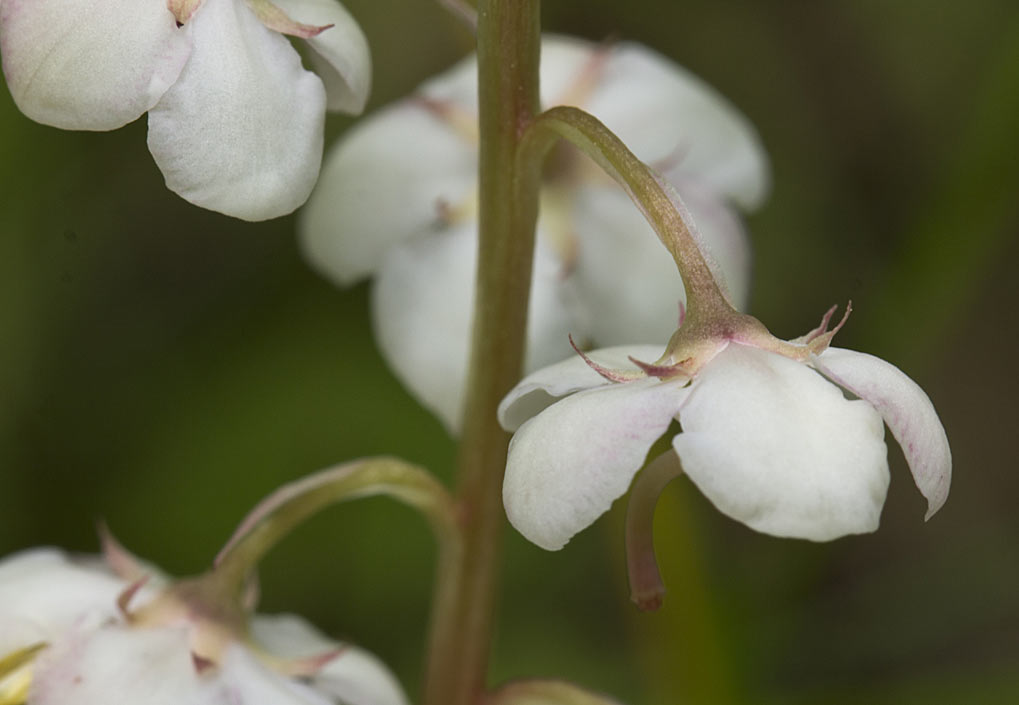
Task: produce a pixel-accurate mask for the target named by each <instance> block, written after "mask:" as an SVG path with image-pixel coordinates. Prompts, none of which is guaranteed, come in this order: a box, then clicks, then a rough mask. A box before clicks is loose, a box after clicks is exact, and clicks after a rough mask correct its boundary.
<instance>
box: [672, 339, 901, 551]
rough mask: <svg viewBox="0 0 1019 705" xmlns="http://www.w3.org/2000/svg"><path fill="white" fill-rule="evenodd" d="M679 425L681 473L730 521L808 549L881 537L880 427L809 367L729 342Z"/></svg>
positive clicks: (861, 405) (883, 459)
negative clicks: (854, 537)
mask: <svg viewBox="0 0 1019 705" xmlns="http://www.w3.org/2000/svg"><path fill="white" fill-rule="evenodd" d="M680 423H681V424H682V426H683V433H681V434H679V435H678V436H676V437H675V438H674V439H673V446H674V447H675V449H676V452H677V453H679V457H680V459H681V460H682V463H683V468H684V470H685V471H686V473H687V475H689V476H690V479H692V480H693V482H694V483H695V484H696V485H697V486H698V487H699V488H700V490H701V492H703V493H704V494H705V495H706V496H707V497H708V499H710V500H711V501H712V503H714V505H715V506H716V507H718V509H719V510H721V511H722V512H724V513H725V514H728V515H729V516H731V517H732V518H734V519H736V520H738V521H741V522H743V523H744V524H747V525H748V526H750V527H751V528H753V529H756V530H757V531H762V532H764V533H767V534H773V535H775V536H789V537H795V538H806V539H811V540H814V541H827V540H830V539H834V538H838V537H839V536H844V535H846V534H856V533H863V532H868V531H873V530H875V529H876V528H877V526H878V521H879V519H880V515H881V506H882V505H883V504H884V499H885V493H886V491H887V489H888V460H887V449H886V448H885V444H884V440H883V437H884V426H883V425H882V423H881V418H880V416H878V414H877V413H876V412H875V411H874V408H873V407H872V406H871V405H870V404H868V403H866V402H862V401H849V400H847V399H845V398H844V397H843V395H842V392H841V391H840V390H839V389H838V387H836V386H834V385H832V384H830V383H829V382H828V381H826V380H825V379H824V378H823V377H821V376H820V375H818V374H817V373H815V372H814V371H813V370H811V369H810V368H809V367H807V366H805V365H802V364H800V363H798V362H795V361H793V360H790V359H788V358H785V357H782V356H781V355H777V354H775V353H770V352H766V351H763V350H759V349H756V348H749V347H746V346H743V345H738V344H736V343H732V344H730V345H729V346H728V347H727V348H726V349H725V350H723V351H722V352H721V353H719V354H718V355H717V356H716V357H715V358H714V359H713V360H712V361H711V362H710V363H709V364H708V365H707V366H706V367H705V368H704V369H703V370H702V372H701V373H700V375H699V377H698V378H697V380H696V381H695V382H694V384H693V391H692V392H691V394H690V396H689V397H688V398H687V402H686V404H685V405H684V406H683V409H682V411H681V412H680Z"/></svg>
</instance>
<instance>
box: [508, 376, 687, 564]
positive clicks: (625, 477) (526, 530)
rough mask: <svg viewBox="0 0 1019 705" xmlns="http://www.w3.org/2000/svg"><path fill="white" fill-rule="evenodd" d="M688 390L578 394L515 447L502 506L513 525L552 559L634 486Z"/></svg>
mask: <svg viewBox="0 0 1019 705" xmlns="http://www.w3.org/2000/svg"><path fill="white" fill-rule="evenodd" d="M686 393H687V391H686V389H685V388H683V387H682V386H680V384H679V383H677V382H664V383H663V382H659V381H658V380H653V379H648V380H639V381H636V382H628V383H625V384H613V385H610V386H607V387H598V388H595V389H588V390H585V391H583V392H578V393H577V394H574V395H573V396H569V397H566V398H565V399H563V400H561V401H559V402H557V403H556V404H553V405H552V406H550V407H548V408H547V409H545V410H544V411H542V412H541V413H540V414H538V415H537V416H535V417H534V418H533V419H531V420H530V421H528V422H527V423H525V424H524V425H523V426H521V427H520V429H519V430H518V431H517V432H516V435H514V436H513V440H512V441H511V442H510V448H509V456H508V458H507V461H506V479H505V482H504V483H503V489H502V496H503V504H504V505H505V507H506V515H507V516H508V517H509V520H510V523H511V524H513V526H515V527H516V529H517V530H518V531H519V532H520V533H521V534H523V535H524V536H525V537H526V538H527V539H529V540H530V541H532V542H533V543H536V544H537V545H539V546H541V547H542V548H545V549H547V550H550V551H555V550H558V549H560V548H562V547H563V546H564V545H566V542H567V541H569V540H570V538H572V537H573V535H574V534H576V533H577V532H578V531H580V530H581V529H584V528H586V527H587V526H589V525H590V524H591V523H592V522H594V520H595V519H597V518H598V517H599V516H601V515H602V514H603V513H604V512H606V511H607V510H608V508H609V507H610V506H611V505H612V502H613V501H614V500H615V499H616V498H617V497H619V496H621V495H622V494H623V493H624V492H626V488H627V487H629V485H630V480H632V479H633V476H634V474H636V472H637V471H638V470H639V469H640V467H641V465H642V464H643V463H644V458H645V456H646V455H647V452H648V449H649V448H650V447H651V444H652V443H654V442H655V440H656V439H658V438H659V437H660V436H661V435H662V434H663V433H665V430H666V429H667V428H668V426H669V423H670V422H671V421H672V419H673V417H674V416H675V414H676V413H677V412H678V410H679V407H680V405H681V404H682V401H683V399H684V398H685V397H686Z"/></svg>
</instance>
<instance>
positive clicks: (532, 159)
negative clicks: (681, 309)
mask: <svg viewBox="0 0 1019 705" xmlns="http://www.w3.org/2000/svg"><path fill="white" fill-rule="evenodd" d="M560 138H561V139H565V140H567V141H568V142H570V143H572V144H573V145H574V146H575V147H577V148H578V149H580V150H581V151H582V152H584V153H585V154H586V155H588V156H589V157H591V158H592V159H593V160H594V161H595V162H596V163H597V164H598V165H599V166H600V167H601V168H602V169H604V170H605V172H606V173H607V174H608V175H609V176H611V177H612V178H613V179H615V180H616V182H617V183H618V184H619V185H620V186H621V187H622V188H623V190H624V191H626V193H627V195H629V196H630V198H631V200H632V201H633V203H634V204H635V205H636V206H637V208H639V209H640V211H641V212H642V213H643V214H644V217H645V218H647V221H648V222H649V223H650V224H651V227H652V228H654V230H655V233H657V235H658V237H659V239H660V240H661V241H662V244H664V245H665V247H666V248H667V249H668V250H669V252H670V253H671V254H672V257H673V259H675V261H676V266H677V267H678V268H679V272H680V274H681V275H682V277H683V285H684V287H685V288H686V305H687V313H688V317H689V320H690V321H691V322H692V321H693V320H695V319H697V318H699V317H701V315H702V313H707V312H708V310H710V311H711V312H712V313H713V314H715V315H718V314H723V315H727V314H729V313H730V312H732V311H733V309H732V306H731V304H730V303H729V300H728V297H727V296H726V294H725V292H724V291H723V290H722V289H721V288H720V287H719V284H718V281H717V280H716V278H715V275H714V273H713V272H712V268H711V266H710V265H709V264H708V261H707V260H706V259H705V256H704V253H703V251H702V249H701V246H700V243H698V241H697V238H696V237H695V236H694V233H693V231H692V230H691V228H690V225H689V222H688V219H689V216H687V215H685V213H684V211H685V208H684V207H683V206H682V204H681V203H680V202H679V199H678V197H677V196H676V195H675V193H674V192H673V191H672V187H671V186H669V185H668V184H667V183H666V182H665V181H664V180H662V178H661V177H659V176H658V175H657V174H656V173H655V172H654V171H653V170H652V169H651V168H650V167H648V166H647V165H646V164H644V163H643V162H642V161H640V160H639V159H638V158H637V157H636V156H635V155H634V154H633V152H631V151H630V149H629V148H628V147H627V146H626V145H625V144H623V142H622V140H620V139H619V138H618V137H617V136H616V135H615V134H614V133H613V132H612V131H611V130H609V129H608V128H607V127H605V125H603V124H602V123H601V122H600V121H599V120H598V119H597V118H595V117H594V116H593V115H590V114H589V113H586V112H584V111H583V110H580V109H579V108H572V107H566V106H559V107H555V108H551V109H549V110H547V111H545V112H544V113H542V114H541V115H539V116H538V117H537V118H536V119H535V120H534V122H533V123H531V125H530V127H529V128H528V129H527V132H526V133H525V135H524V138H523V146H522V147H521V153H520V155H519V159H520V162H521V163H523V164H528V165H530V167H531V168H537V169H540V165H541V163H542V161H544V158H545V156H546V155H547V154H548V152H549V150H550V149H551V148H552V147H553V146H554V145H555V143H556V142H557V141H558V140H559V139H560Z"/></svg>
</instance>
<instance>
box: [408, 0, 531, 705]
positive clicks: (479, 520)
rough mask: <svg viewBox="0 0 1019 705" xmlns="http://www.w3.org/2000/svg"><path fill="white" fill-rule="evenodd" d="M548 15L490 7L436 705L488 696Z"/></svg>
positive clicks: (429, 699)
mask: <svg viewBox="0 0 1019 705" xmlns="http://www.w3.org/2000/svg"><path fill="white" fill-rule="evenodd" d="M539 10H540V4H539V0H482V1H481V2H479V3H478V81H479V83H478V86H479V109H480V113H479V134H480V150H481V152H480V174H479V179H480V184H479V199H480V223H479V247H478V277H477V288H476V291H475V302H476V303H475V309H474V328H473V339H472V341H471V356H470V368H469V372H468V377H467V390H468V391H467V398H466V400H465V401H466V404H465V416H464V425H463V437H462V441H461V445H460V455H459V459H458V488H457V491H458V500H459V510H460V517H459V518H460V521H461V525H462V530H463V536H464V544H463V552H462V553H460V554H459V557H458V560H456V561H455V562H454V564H453V565H451V566H450V567H449V568H448V569H447V570H444V571H441V572H440V573H439V576H438V584H437V587H436V596H435V604H434V606H433V613H432V631H431V635H430V641H429V661H428V664H427V666H426V673H425V693H424V703H425V705H473V704H475V703H478V702H479V701H480V700H481V698H482V696H483V694H484V692H485V679H486V673H487V669H488V657H489V651H490V648H491V639H492V624H493V621H494V620H493V616H494V612H495V602H496V577H497V574H498V568H499V554H500V546H499V543H500V537H501V532H502V527H503V523H504V519H503V517H504V514H503V509H502V479H503V473H504V471H505V466H506V450H507V447H508V445H509V434H507V433H506V432H504V431H503V430H502V428H500V426H499V423H498V420H497V418H496V409H497V407H498V405H499V402H500V401H501V400H502V398H503V396H505V394H506V393H507V392H508V391H509V390H510V389H511V388H512V387H513V385H514V384H516V382H517V381H518V380H519V379H520V375H521V372H522V370H523V360H524V347H525V342H526V332H527V327H526V326H527V303H528V297H529V293H530V285H531V260H532V256H533V252H534V227H535V222H536V220H537V212H538V187H539V176H540V172H539V168H538V167H531V168H523V169H522V168H520V167H519V166H518V164H519V162H518V160H517V152H518V149H519V144H520V138H521V134H522V133H523V131H524V130H525V129H526V128H527V126H528V125H529V124H530V123H531V121H532V120H533V119H534V116H535V115H536V114H537V112H538V62H539V49H540V37H539V32H540V18H539Z"/></svg>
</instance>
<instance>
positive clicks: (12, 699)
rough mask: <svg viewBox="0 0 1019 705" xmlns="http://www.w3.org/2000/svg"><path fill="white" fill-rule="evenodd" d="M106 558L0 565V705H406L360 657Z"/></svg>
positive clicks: (386, 676)
mask: <svg viewBox="0 0 1019 705" xmlns="http://www.w3.org/2000/svg"><path fill="white" fill-rule="evenodd" d="M110 548H112V552H110V551H109V550H108V553H107V558H108V559H109V565H107V564H104V563H103V562H102V561H101V560H100V559H99V558H93V559H78V560H75V559H71V558H68V557H67V556H66V555H64V554H63V553H62V552H60V551H57V550H54V549H34V550H29V551H25V552H22V553H19V554H15V555H13V556H10V557H8V558H6V559H4V560H3V561H0V703H3V705H21V704H23V703H24V704H25V705H67V704H68V703H75V705H109V703H132V705H192V704H194V705H254V704H256V703H273V705H405V704H406V702H407V701H406V698H405V697H404V695H403V693H402V691H401V689H400V687H399V685H398V684H397V682H396V681H395V679H394V678H393V676H392V675H391V674H390V673H389V671H388V670H387V669H386V668H385V667H384V666H383V665H382V664H381V663H380V662H379V661H378V659H376V658H375V657H374V656H372V655H370V654H368V653H367V652H365V651H363V650H360V649H358V648H356V647H353V646H351V645H349V644H340V643H336V642H333V641H330V640H328V639H326V638H324V637H323V636H322V635H320V634H319V633H318V632H316V631H315V630H314V629H313V628H312V627H311V626H310V625H308V624H307V623H306V622H304V621H303V620H302V619H299V618H298V617H295V616H292V615H276V616H264V615H254V614H251V613H250V611H249V610H247V609H237V608H236V606H233V605H231V603H230V601H229V600H222V599H220V598H222V597H223V596H222V595H218V594H217V593H216V590H215V588H214V585H215V583H214V582H210V581H208V580H204V581H203V579H201V578H199V579H196V580H191V581H181V582H178V583H167V582H166V581H165V580H164V579H163V578H161V577H160V576H158V575H153V573H152V570H151V569H150V568H148V567H147V566H144V565H142V564H140V563H138V562H137V561H135V560H134V559H132V558H131V557H130V556H129V555H128V554H126V553H125V552H123V550H122V549H120V548H119V547H117V546H116V545H115V544H109V545H108V549H110ZM111 566H112V567H111ZM114 569H116V571H117V572H114ZM118 573H120V574H119V575H118ZM146 576H152V579H150V580H148V581H147V582H146V581H145V577H146Z"/></svg>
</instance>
